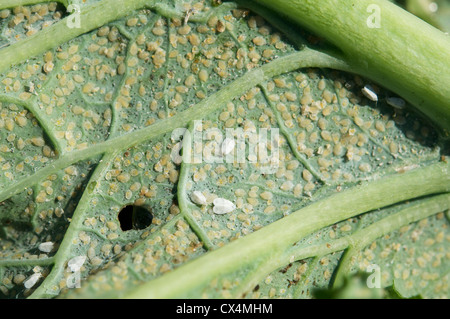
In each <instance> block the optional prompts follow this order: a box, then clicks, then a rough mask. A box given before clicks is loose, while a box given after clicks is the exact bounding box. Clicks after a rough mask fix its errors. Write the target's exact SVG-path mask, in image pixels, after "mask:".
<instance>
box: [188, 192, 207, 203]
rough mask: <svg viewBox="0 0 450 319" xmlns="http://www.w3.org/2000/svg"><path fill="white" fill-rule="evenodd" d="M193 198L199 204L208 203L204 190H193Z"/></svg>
mask: <svg viewBox="0 0 450 319" xmlns="http://www.w3.org/2000/svg"><path fill="white" fill-rule="evenodd" d="M191 200H192V202H193V203H194V204H197V205H201V206H203V205H206V204H207V202H206V197H205V195H203V194H202V192H200V191H194V192H192V194H191Z"/></svg>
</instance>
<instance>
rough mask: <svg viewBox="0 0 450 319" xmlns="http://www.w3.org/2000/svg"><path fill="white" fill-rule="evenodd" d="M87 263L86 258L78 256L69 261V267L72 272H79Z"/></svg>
mask: <svg viewBox="0 0 450 319" xmlns="http://www.w3.org/2000/svg"><path fill="white" fill-rule="evenodd" d="M85 261H86V256H76V257H73V258H72V259H70V260H69V262H68V263H67V267H69V269H70V271H71V272H77V271H80V269H81V266H83V264H84V262H85Z"/></svg>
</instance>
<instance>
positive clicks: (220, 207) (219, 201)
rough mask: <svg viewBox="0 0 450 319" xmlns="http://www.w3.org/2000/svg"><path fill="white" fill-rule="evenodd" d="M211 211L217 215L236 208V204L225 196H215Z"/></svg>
mask: <svg viewBox="0 0 450 319" xmlns="http://www.w3.org/2000/svg"><path fill="white" fill-rule="evenodd" d="M213 204H214V207H213V212H214V213H215V214H218V215H222V214H227V213H231V212H232V211H233V210H235V209H236V205H234V204H233V203H232V202H230V201H229V200H228V199H225V198H216V199H214V201H213Z"/></svg>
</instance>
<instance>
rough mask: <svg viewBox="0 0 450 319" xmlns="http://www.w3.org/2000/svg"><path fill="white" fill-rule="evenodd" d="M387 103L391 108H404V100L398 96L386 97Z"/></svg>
mask: <svg viewBox="0 0 450 319" xmlns="http://www.w3.org/2000/svg"><path fill="white" fill-rule="evenodd" d="M386 102H387V104H389V105H390V106H392V107H393V108H396V109H399V110H402V109H404V108H405V105H406V102H405V100H403V99H402V98H399V97H388V98H387V99H386Z"/></svg>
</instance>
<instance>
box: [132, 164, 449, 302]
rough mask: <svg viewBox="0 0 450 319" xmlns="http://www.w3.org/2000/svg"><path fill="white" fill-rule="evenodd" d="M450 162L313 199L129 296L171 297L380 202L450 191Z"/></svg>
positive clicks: (287, 245)
mask: <svg viewBox="0 0 450 319" xmlns="http://www.w3.org/2000/svg"><path fill="white" fill-rule="evenodd" d="M449 170H450V164H447V163H438V164H434V165H431V166H429V167H425V168H420V169H416V170H414V171H411V172H409V173H405V174H397V175H394V176H389V177H385V178H382V179H380V180H378V181H374V182H371V183H367V184H364V185H362V186H356V187H353V188H350V189H348V190H346V191H344V192H341V193H337V194H335V195H332V196H330V197H328V198H326V199H323V200H320V201H318V202H315V203H313V204H311V205H309V206H307V207H305V208H303V209H300V210H299V211H297V212H295V213H293V214H291V215H289V216H287V217H285V218H283V219H281V220H279V221H277V222H275V223H272V224H270V225H268V226H266V227H264V228H262V229H260V230H258V231H256V232H254V233H252V234H250V235H248V236H246V237H244V238H242V239H239V240H237V241H234V242H231V243H229V244H228V245H227V246H224V247H222V248H220V249H217V250H215V251H212V252H210V253H208V254H207V255H204V256H202V257H200V258H198V259H196V260H194V261H192V262H190V263H188V264H186V265H185V266H183V267H182V268H179V269H176V270H174V271H173V272H171V273H168V274H167V275H164V276H162V277H159V278H157V279H155V280H153V281H152V282H149V283H145V284H143V285H142V286H141V287H139V288H137V289H135V290H134V291H133V292H131V293H130V294H129V295H128V296H127V297H129V298H173V297H177V296H180V295H182V294H183V293H186V292H187V291H194V290H195V289H196V288H197V287H200V286H201V285H203V284H205V283H206V282H208V281H210V280H212V279H213V278H215V277H217V276H219V275H220V274H223V273H229V272H232V271H233V270H236V269H239V268H242V267H244V266H246V265H248V264H250V263H251V262H252V261H253V260H255V259H256V258H260V257H263V256H266V257H267V258H270V256H271V254H275V255H274V257H275V258H276V257H277V256H276V255H277V254H278V253H274V252H278V251H280V250H284V249H286V248H288V247H289V246H290V245H293V244H294V243H296V242H297V241H298V240H300V239H301V238H303V237H305V236H307V235H309V234H311V233H313V232H314V231H316V230H318V229H321V228H323V227H326V226H330V225H332V224H335V223H337V222H339V221H342V220H345V219H348V218H351V217H353V216H356V215H359V214H361V213H365V212H368V211H371V210H374V209H378V208H381V207H386V206H389V205H392V204H395V203H399V202H403V201H405V200H408V199H413V198H418V197H421V196H426V195H431V194H438V193H445V192H449V191H450V171H449Z"/></svg>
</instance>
